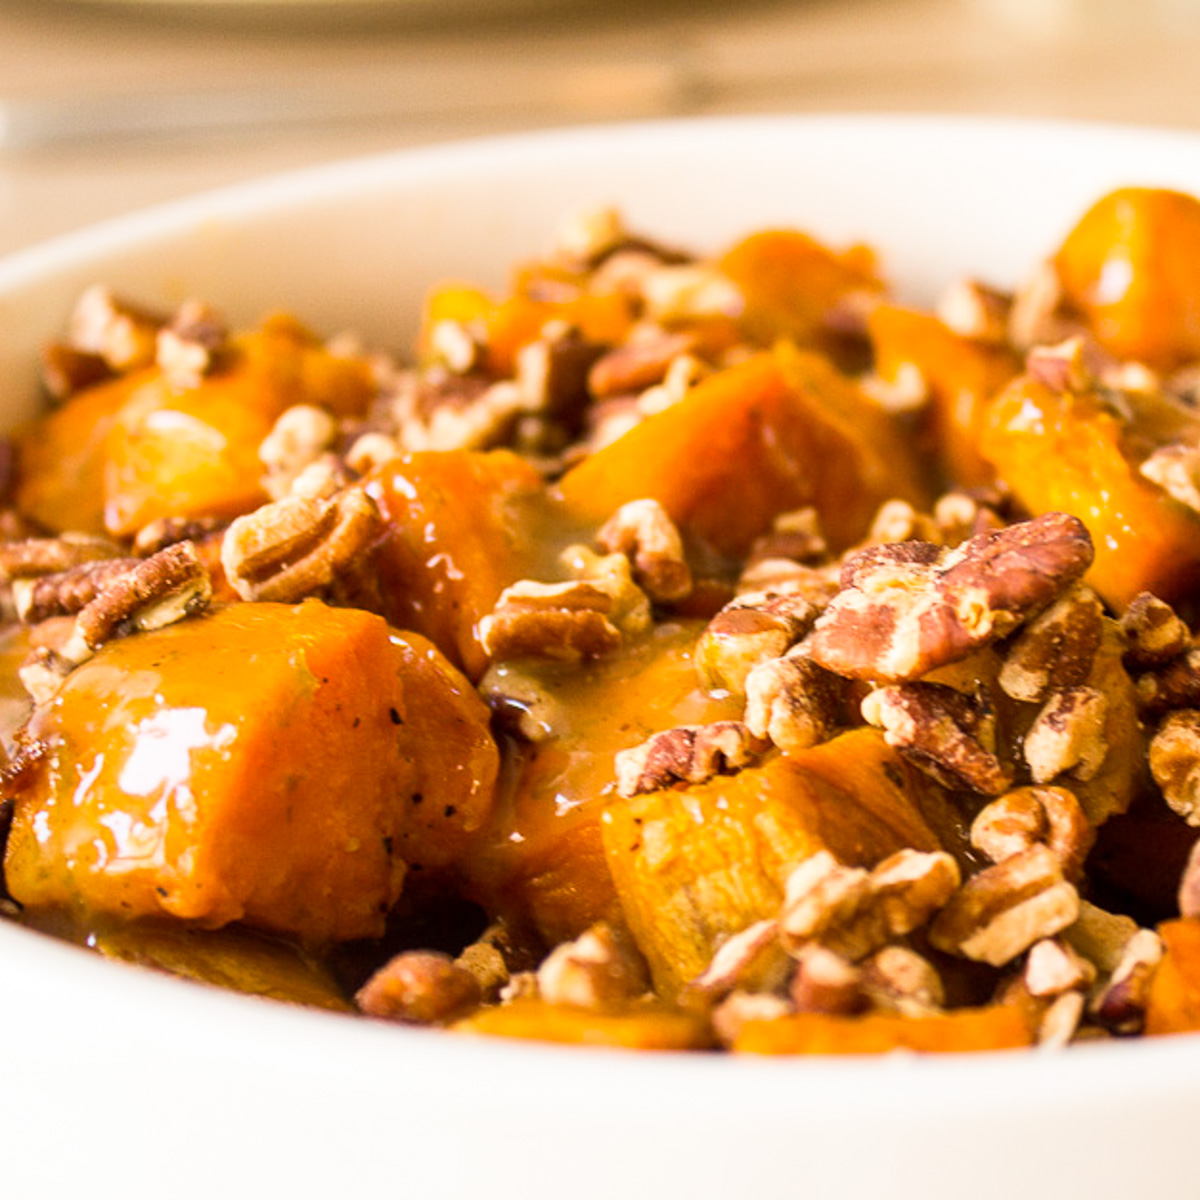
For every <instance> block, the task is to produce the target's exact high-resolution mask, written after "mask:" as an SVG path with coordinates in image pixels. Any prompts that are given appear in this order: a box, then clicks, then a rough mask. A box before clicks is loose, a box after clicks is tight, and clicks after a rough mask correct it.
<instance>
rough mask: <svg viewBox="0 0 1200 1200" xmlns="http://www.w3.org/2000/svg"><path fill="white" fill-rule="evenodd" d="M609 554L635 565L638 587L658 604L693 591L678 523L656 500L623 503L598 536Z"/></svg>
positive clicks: (634, 573)
mask: <svg viewBox="0 0 1200 1200" xmlns="http://www.w3.org/2000/svg"><path fill="white" fill-rule="evenodd" d="M596 541H597V543H598V544H599V545H600V546H601V548H602V549H603V550H605V551H606V552H607V553H609V554H624V555H625V556H626V557H627V558H628V559H629V560H630V563H631V564H632V566H633V578H634V581H635V582H636V583H637V584H638V586H639V587H640V588H641V589H642V590H643V591H644V592H645V593H646V595H647V596H649V597H650V599H651V600H653V601H655V602H656V603H659V604H673V603H675V602H676V601H678V600H683V599H685V598H686V597H687V596H688V595H689V594H690V593H691V590H692V572H691V570H690V569H689V567H688V563H687V558H686V557H685V556H684V553H683V539H682V538H681V537H680V536H679V530H678V529H676V528H675V522H674V521H672V520H671V518H670V517H669V516H667V512H666V510H665V509H664V508H663V506H662V505H661V504H659V502H658V501H657V500H631V501H630V502H629V503H628V504H623V505H621V507H620V508H619V509H617V511H616V512H615V513H613V515H612V516H611V517H609V519H608V520H607V521H605V523H604V524H603V525H601V526H600V529H599V530H598V532H597V533H596Z"/></svg>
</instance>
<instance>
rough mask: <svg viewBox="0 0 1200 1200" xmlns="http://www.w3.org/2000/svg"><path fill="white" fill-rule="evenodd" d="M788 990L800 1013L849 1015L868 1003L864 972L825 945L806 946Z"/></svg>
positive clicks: (860, 1009)
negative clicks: (863, 981) (863, 985)
mask: <svg viewBox="0 0 1200 1200" xmlns="http://www.w3.org/2000/svg"><path fill="white" fill-rule="evenodd" d="M788 990H789V993H790V994H791V998H792V1004H793V1006H794V1008H795V1010H796V1012H816V1013H831V1014H844V1015H849V1014H852V1013H856V1012H861V1011H862V1009H863V1007H864V1006H865V1004H866V996H865V995H864V994H863V991H862V972H861V971H860V970H859V969H858V968H857V967H856V966H854V964H853V963H851V962H849V961H848V960H847V959H845V958H843V957H842V956H841V955H840V954H835V953H834V952H833V951H832V950H829V949H827V948H826V947H825V946H818V945H811V946H806V947H805V948H804V949H803V950H802V951H801V952H800V955H799V959H798V961H797V963H796V973H795V974H794V975H793V976H792V982H791V986H790V988H789V989H788Z"/></svg>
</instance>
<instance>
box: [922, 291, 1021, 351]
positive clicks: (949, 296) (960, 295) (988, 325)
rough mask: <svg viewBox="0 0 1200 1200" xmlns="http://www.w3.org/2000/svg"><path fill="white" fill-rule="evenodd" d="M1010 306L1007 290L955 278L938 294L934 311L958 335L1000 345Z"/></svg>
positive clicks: (1011, 300)
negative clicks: (1003, 290)
mask: <svg viewBox="0 0 1200 1200" xmlns="http://www.w3.org/2000/svg"><path fill="white" fill-rule="evenodd" d="M1012 305H1013V298H1012V295H1011V294H1010V293H1008V292H1002V291H999V290H998V289H996V288H993V287H989V286H988V285H987V284H985V283H980V282H979V280H977V279H958V280H955V281H954V282H953V283H951V284H950V285H949V286H948V287H947V288H946V289H945V290H944V291H943V292H942V294H941V295H940V296H939V297H938V301H937V308H936V312H937V315H938V319H939V320H940V321H941V322H942V324H943V325H948V326H949V327H950V328H951V329H953V330H954V332H955V333H957V334H959V335H961V336H962V337H967V338H974V339H975V340H976V341H981V342H988V343H991V344H993V345H1004V343H1005V342H1006V341H1007V339H1008V317H1009V313H1010V312H1011V311H1012Z"/></svg>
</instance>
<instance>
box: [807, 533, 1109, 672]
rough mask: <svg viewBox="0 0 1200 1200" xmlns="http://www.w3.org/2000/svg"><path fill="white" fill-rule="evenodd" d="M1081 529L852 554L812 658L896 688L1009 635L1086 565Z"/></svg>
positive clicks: (1088, 549) (1088, 555) (1086, 543)
mask: <svg viewBox="0 0 1200 1200" xmlns="http://www.w3.org/2000/svg"><path fill="white" fill-rule="evenodd" d="M1091 560H1092V543H1091V538H1090V537H1089V536H1088V533H1087V530H1086V529H1085V528H1084V526H1083V524H1082V523H1081V522H1080V521H1078V520H1077V519H1076V518H1075V517H1071V516H1068V515H1067V514H1066V513H1047V514H1045V515H1044V516H1041V517H1036V518H1034V519H1033V520H1032V521H1026V522H1024V523H1023V524H1018V525H1012V526H1009V527H1008V528H1007V529H1002V530H997V531H995V532H992V533H985V534H980V535H978V536H976V537H973V538H971V539H970V540H969V541H966V542H964V543H963V544H962V545H961V546H958V547H956V548H955V549H953V550H939V549H938V547H936V546H934V545H932V544H931V543H928V542H900V543H895V544H889V545H883V546H873V547H869V548H868V549H866V550H863V551H860V552H859V553H857V554H854V555H851V556H850V558H848V559H847V560H846V562H845V564H844V566H843V568H842V590H841V591H840V592H839V593H838V594H837V595H836V596H835V597H834V598H833V600H832V601H831V602H830V604H829V607H828V608H827V609H826V611H825V612H824V613H823V614H822V616H821V618H820V619H819V620H818V622H817V625H816V628H815V630H814V631H813V635H812V655H813V658H815V659H816V660H817V662H819V663H820V664H821V665H822V666H824V667H827V668H828V669H829V670H831V671H835V672H836V673H838V674H839V675H847V676H850V677H851V678H856V679H868V680H877V681H887V682H902V681H905V680H910V679H915V678H917V677H918V676H920V675H924V674H925V673H926V672H928V671H930V670H932V669H933V668H935V667H938V666H942V665H944V664H946V663H950V662H955V661H957V660H958V659H961V658H965V657H966V656H967V655H968V654H970V653H971V652H972V651H973V650H976V649H978V648H979V647H980V646H983V645H986V644H987V643H989V642H991V641H993V640H995V639H996V638H999V637H1003V636H1005V635H1007V634H1008V633H1011V632H1012V630H1013V629H1015V628H1016V627H1017V626H1018V625H1020V624H1021V623H1022V622H1023V621H1025V620H1026V619H1027V618H1029V617H1031V616H1033V615H1034V614H1035V613H1036V612H1038V611H1040V610H1041V609H1043V608H1045V607H1046V606H1047V605H1048V604H1050V603H1052V602H1053V601H1054V600H1055V599H1056V598H1057V597H1058V596H1059V595H1061V594H1062V593H1063V592H1064V591H1065V590H1066V589H1067V588H1068V587H1069V586H1070V585H1071V584H1072V583H1074V582H1075V580H1076V579H1077V578H1079V576H1080V575H1082V574H1083V572H1084V571H1085V570H1086V569H1087V568H1088V566H1089V565H1090V564H1091Z"/></svg>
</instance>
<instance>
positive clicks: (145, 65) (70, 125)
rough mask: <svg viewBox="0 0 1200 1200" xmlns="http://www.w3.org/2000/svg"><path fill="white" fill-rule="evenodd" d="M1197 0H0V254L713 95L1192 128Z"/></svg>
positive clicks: (781, 104) (784, 108)
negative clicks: (238, 184)
mask: <svg viewBox="0 0 1200 1200" xmlns="http://www.w3.org/2000/svg"><path fill="white" fill-rule="evenodd" d="M1197 62H1200V0H1139V2H1137V3H1134V2H1132V0H1129V2H1126V0H786V2H784V0H687V2H684V0H658V2H655V0H640V2H631V0H613V2H611V3H603V2H601V0H592V2H591V3H587V2H585V0H557V2H556V0H103V2H102V0H0V253H4V252H7V251H10V250H13V249H17V248H19V247H21V246H24V245H28V244H31V243H33V242H36V241H38V240H40V239H42V238H45V237H47V236H50V235H53V234H56V233H60V232H64V231H66V230H69V229H72V228H77V227H79V226H82V225H85V224H88V223H90V222H91V221H93V220H96V219H99V218H103V217H108V216H112V215H115V214H117V213H122V212H127V211H130V210H132V209H135V208H138V207H141V206H143V205H145V204H149V203H153V202H156V201H159V200H164V199H168V198H171V197H174V196H178V195H183V194H186V193H189V192H193V191H196V190H198V189H201V188H207V187H211V186H214V185H218V184H223V183H228V182H233V181H236V180H240V179H246V178H251V177H254V176H257V175H261V174H264V173H267V172H271V171H275V170H278V169H281V168H286V167H294V166H301V165H306V164H310V163H316V162H322V161H326V160H330V159H335V158H342V157H347V156H351V155H355V154H360V153H367V152H373V151H381V150H387V149H392V148H395V147H399V146H406V145H417V144H421V143H428V142H432V141H437V140H444V139H448V138H463V137H470V136H475V135H480V134H490V133H502V132H508V131H514V130H521V129H535V128H545V127H551V126H558V125H565V124H574V123H581V122H594V121H608V120H616V119H628V118H646V117H658V116H675V115H689V114H704V113H743V112H794V111H813V112H829V111H902V112H944V113H984V114H1000V115H1004V114H1008V115H1036V116H1045V117H1065V118H1083V119H1089V120H1106V121H1119V122H1136V123H1147V124H1155V125H1163V126H1175V127H1191V128H1200V84H1198V83H1197V68H1196V64H1197Z"/></svg>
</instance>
